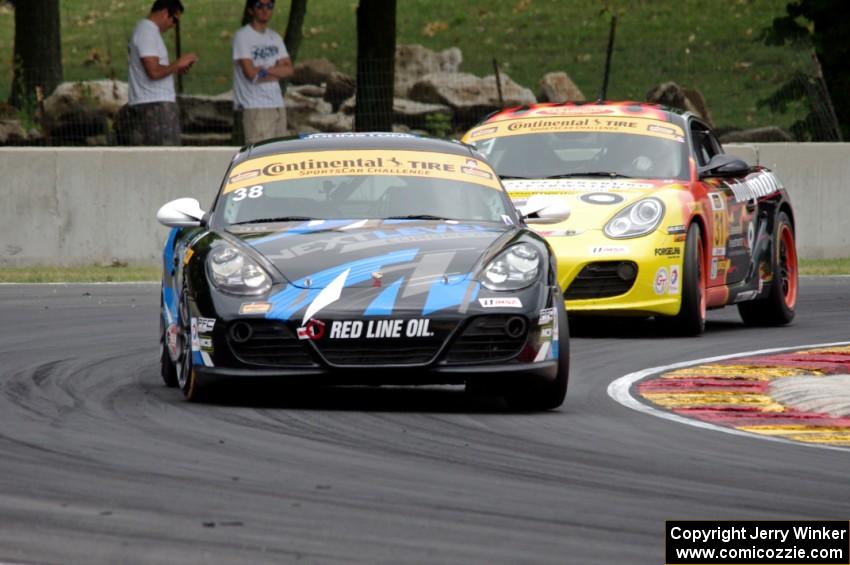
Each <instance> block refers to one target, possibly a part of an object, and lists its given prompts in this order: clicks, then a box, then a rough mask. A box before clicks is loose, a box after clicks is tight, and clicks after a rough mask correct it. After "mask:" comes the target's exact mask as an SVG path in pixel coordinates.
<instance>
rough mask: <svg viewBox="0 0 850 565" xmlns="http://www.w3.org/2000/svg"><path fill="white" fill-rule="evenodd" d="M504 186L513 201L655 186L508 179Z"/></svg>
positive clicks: (635, 183)
mask: <svg viewBox="0 0 850 565" xmlns="http://www.w3.org/2000/svg"><path fill="white" fill-rule="evenodd" d="M504 184H505V188H506V189H508V192H510V193H511V198H513V199H516V198H528V197H529V196H531V195H532V194H551V193H556V194H563V193H565V192H606V191H609V190H632V189H641V190H642V189H646V188H653V187H654V186H655V185H653V184H651V183H648V182H637V181H630V180H627V179H611V180H604V179H508V180H506V181H504Z"/></svg>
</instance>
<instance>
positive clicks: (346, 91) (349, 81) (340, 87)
mask: <svg viewBox="0 0 850 565" xmlns="http://www.w3.org/2000/svg"><path fill="white" fill-rule="evenodd" d="M356 90H357V84H356V81H355V80H354V79H353V78H351V77H350V76H348V75H346V74H343V73H340V72H334V73H331V76H330V77H328V80H327V81H326V82H325V100H326V101H327V102H329V103H330V104H331V106H332V108H333V110H334V111H337V110H338V109H339V106H340V104H342V103H343V102H344V101H345V100H346V99H347V98H350V97H351V96H353V95H354V93H355V91H356Z"/></svg>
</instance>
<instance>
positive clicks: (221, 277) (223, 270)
mask: <svg viewBox="0 0 850 565" xmlns="http://www.w3.org/2000/svg"><path fill="white" fill-rule="evenodd" d="M207 272H208V274H209V279H210V281H212V283H213V285H215V287H216V288H217V289H219V290H221V291H223V292H228V293H230V294H242V295H251V296H254V295H258V294H263V293H264V292H266V291H268V290H269V289H270V288H271V286H272V279H271V277H270V276H269V275H268V273H266V271H265V270H263V268H262V267H260V266H259V265H258V264H257V262H256V261H254V260H253V259H251V258H250V257H248V256H247V255H246V254H245V253H243V252H242V251H239V250H238V249H236V248H235V247H233V246H231V245H220V246H218V247H217V248H215V249H214V250H212V251H211V252H210V254H209V256H208V257H207Z"/></svg>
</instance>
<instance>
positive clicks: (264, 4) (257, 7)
mask: <svg viewBox="0 0 850 565" xmlns="http://www.w3.org/2000/svg"><path fill="white" fill-rule="evenodd" d="M262 8H265V9H267V10H274V2H255V3H254V9H255V10H260V9H262Z"/></svg>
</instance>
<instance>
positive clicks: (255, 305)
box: [239, 302, 272, 314]
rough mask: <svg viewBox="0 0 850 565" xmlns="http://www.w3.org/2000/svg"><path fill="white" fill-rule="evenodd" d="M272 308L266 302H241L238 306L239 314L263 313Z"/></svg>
mask: <svg viewBox="0 0 850 565" xmlns="http://www.w3.org/2000/svg"><path fill="white" fill-rule="evenodd" d="M271 309H272V305H271V304H269V303H268V302H243V303H242V305H241V306H240V307H239V313H240V314H265V313H266V312H268V311H269V310H271Z"/></svg>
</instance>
